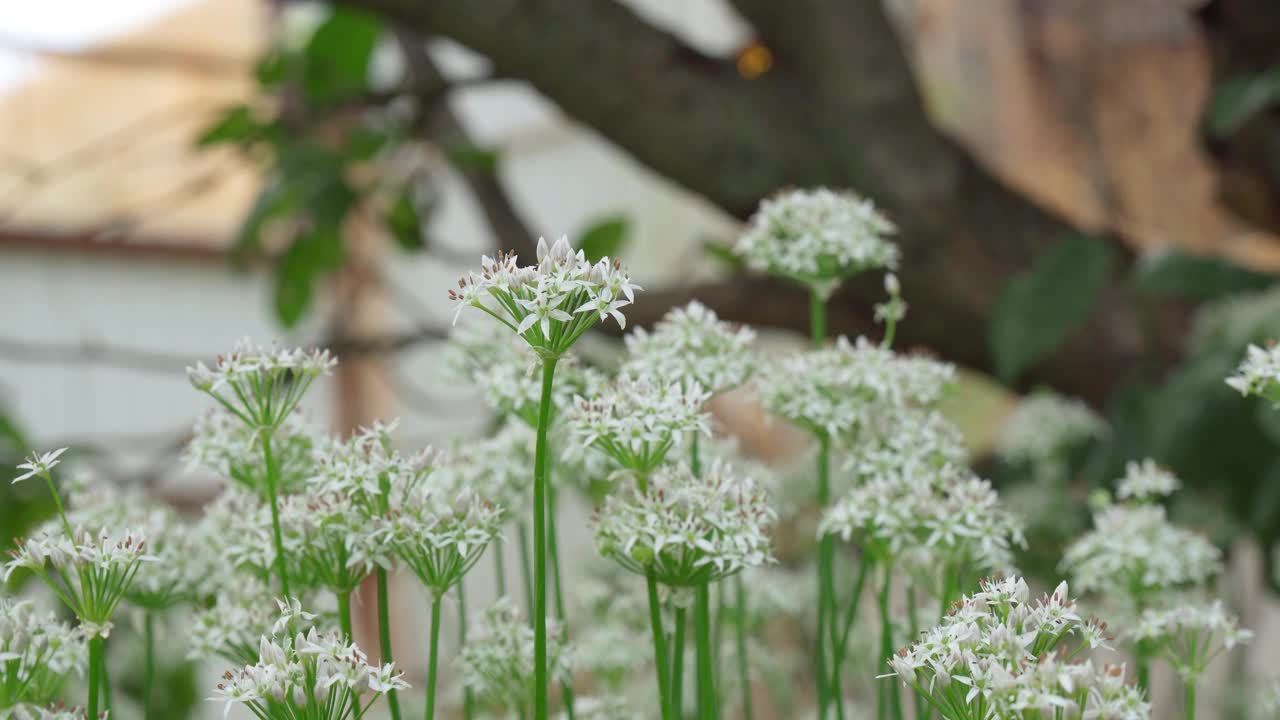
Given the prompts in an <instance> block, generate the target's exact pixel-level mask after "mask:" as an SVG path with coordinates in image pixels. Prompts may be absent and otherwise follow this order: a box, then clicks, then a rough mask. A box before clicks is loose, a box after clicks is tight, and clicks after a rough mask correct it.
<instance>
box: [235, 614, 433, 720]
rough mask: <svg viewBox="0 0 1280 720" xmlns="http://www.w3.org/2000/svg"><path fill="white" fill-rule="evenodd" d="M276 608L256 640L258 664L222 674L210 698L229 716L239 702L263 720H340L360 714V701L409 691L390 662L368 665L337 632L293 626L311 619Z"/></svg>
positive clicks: (251, 664)
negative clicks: (275, 617) (277, 615)
mask: <svg viewBox="0 0 1280 720" xmlns="http://www.w3.org/2000/svg"><path fill="white" fill-rule="evenodd" d="M280 608H281V611H282V615H281V619H280V622H277V623H276V626H275V627H274V628H272V632H271V635H270V636H263V637H262V638H261V640H260V641H259V644H258V660H257V662H254V663H250V664H247V665H245V666H244V667H242V668H241V669H239V670H236V671H228V672H227V673H226V674H224V675H223V681H222V682H220V683H218V686H217V688H216V690H215V691H214V697H213V698H210V699H212V700H224V701H226V708H227V712H228V713H229V712H230V709H231V706H233V705H235V704H237V703H238V704H243V705H246V706H248V708H249V710H250V712H252V713H253V714H254V716H255V717H259V718H264V719H266V720H295V719H296V718H299V717H306V718H315V720H345V719H346V718H357V717H359V716H360V715H362V714H363V713H364V712H365V710H366V709H367V707H368V705H367V701H366V703H365V704H364V706H363V708H362V707H361V705H362V704H361V703H360V699H361V697H362V696H367V695H369V694H372V695H375V696H376V695H382V694H385V693H387V692H388V691H390V690H403V689H407V688H408V687H409V684H408V683H406V682H405V681H404V680H403V679H401V677H400V675H399V674H397V673H396V672H395V668H394V667H393V666H392V665H391V664H390V663H388V664H386V665H381V666H378V665H370V664H369V661H368V658H367V657H366V656H365V654H364V652H363V651H361V650H360V648H358V647H356V646H355V645H352V644H349V643H348V642H346V640H344V639H343V638H342V636H341V634H340V633H336V632H323V633H322V632H320V631H318V630H316V628H315V627H312V628H310V629H309V630H308V631H307V632H306V633H303V632H302V631H301V630H300V629H297V628H296V627H294V626H295V625H296V624H297V621H298V620H303V619H309V618H312V617H314V616H311V615H309V614H308V613H300V612H297V610H296V608H291V607H290V606H289V605H287V604H285V603H281V604H280Z"/></svg>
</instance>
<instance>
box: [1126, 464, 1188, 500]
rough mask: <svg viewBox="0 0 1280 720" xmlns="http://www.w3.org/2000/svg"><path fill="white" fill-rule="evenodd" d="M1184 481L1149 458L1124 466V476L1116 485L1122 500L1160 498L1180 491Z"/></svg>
mask: <svg viewBox="0 0 1280 720" xmlns="http://www.w3.org/2000/svg"><path fill="white" fill-rule="evenodd" d="M1181 486H1182V483H1181V482H1179V481H1178V478H1177V476H1176V475H1174V474H1173V473H1171V472H1169V471H1168V470H1165V469H1164V468H1162V467H1160V466H1159V465H1157V464H1156V461H1155V460H1152V459H1150V458H1147V459H1146V460H1143V461H1142V462H1130V463H1127V464H1125V466H1124V477H1122V478H1120V484H1119V485H1118V486H1117V487H1116V497H1118V498H1120V499H1121V500H1130V499H1132V500H1137V501H1139V502H1142V501H1147V500H1159V499H1161V498H1166V497H1168V496H1170V495H1172V494H1174V493H1175V492H1177V491H1178V488H1179V487H1181Z"/></svg>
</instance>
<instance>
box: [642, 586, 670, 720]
mask: <svg viewBox="0 0 1280 720" xmlns="http://www.w3.org/2000/svg"><path fill="white" fill-rule="evenodd" d="M645 582H646V584H647V586H648V592H649V629H650V630H651V631H652V634H653V657H654V660H655V661H656V663H657V665H658V706H659V707H660V708H661V709H662V718H663V720H672V717H671V682H670V681H671V672H670V669H669V668H668V666H667V638H666V635H665V634H664V633H665V631H664V630H663V629H662V607H661V605H659V604H658V581H657V580H656V579H655V578H654V576H653V571H652V570H650V571H649V572H648V573H647V574H646V575H645Z"/></svg>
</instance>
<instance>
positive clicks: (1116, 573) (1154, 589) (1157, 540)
mask: <svg viewBox="0 0 1280 720" xmlns="http://www.w3.org/2000/svg"><path fill="white" fill-rule="evenodd" d="M1093 524H1094V529H1093V530H1091V531H1089V532H1087V533H1085V534H1084V535H1083V536H1081V537H1080V538H1079V539H1078V540H1076V541H1075V542H1074V543H1072V544H1071V545H1070V546H1068V547H1067V549H1066V552H1065V554H1064V555H1063V558H1062V566H1061V567H1062V571H1063V572H1065V573H1066V574H1067V575H1068V576H1069V577H1070V578H1071V582H1072V584H1074V585H1075V586H1076V587H1078V588H1080V589H1081V590H1082V591H1083V592H1095V593H1098V594H1100V595H1102V596H1104V597H1108V598H1111V599H1116V598H1128V599H1129V600H1130V601H1132V602H1134V603H1135V604H1136V605H1137V606H1141V605H1143V604H1145V603H1146V601H1147V600H1149V599H1152V598H1155V597H1158V595H1159V594H1160V593H1163V592H1165V591H1168V590H1175V589H1181V588H1186V587H1188V586H1197V585H1201V584H1203V583H1204V582H1205V581H1206V580H1208V579H1209V578H1211V577H1213V576H1214V575H1217V574H1218V573H1219V572H1221V570H1222V553H1221V552H1220V551H1219V550H1218V548H1217V547H1216V546H1214V545H1213V543H1211V542H1209V541H1208V540H1207V539H1205V538H1204V537H1202V536H1200V535H1198V534H1196V533H1193V532H1190V531H1188V530H1184V529H1182V528H1179V527H1177V526H1175V525H1173V524H1172V523H1170V522H1169V520H1168V519H1167V517H1166V516H1165V510H1164V507H1162V506H1160V505H1127V504H1122V505H1112V506H1109V507H1105V508H1102V509H1101V510H1099V511H1098V512H1097V513H1095V514H1094V517H1093Z"/></svg>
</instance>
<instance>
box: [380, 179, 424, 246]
mask: <svg viewBox="0 0 1280 720" xmlns="http://www.w3.org/2000/svg"><path fill="white" fill-rule="evenodd" d="M387 227H388V228H390V229H391V234H392V235H393V236H394V237H395V239H396V244H397V245H399V246H400V247H401V248H404V249H405V250H409V251H417V250H422V249H424V248H425V247H426V246H427V242H426V236H425V235H423V232H422V218H421V217H420V216H419V215H418V208H417V207H416V206H415V205H414V202H413V197H412V195H411V194H410V193H409V192H408V191H407V190H406V191H405V192H402V193H400V195H399V196H397V197H396V200H395V202H394V203H393V204H392V205H391V210H390V211H388V212H387Z"/></svg>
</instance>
